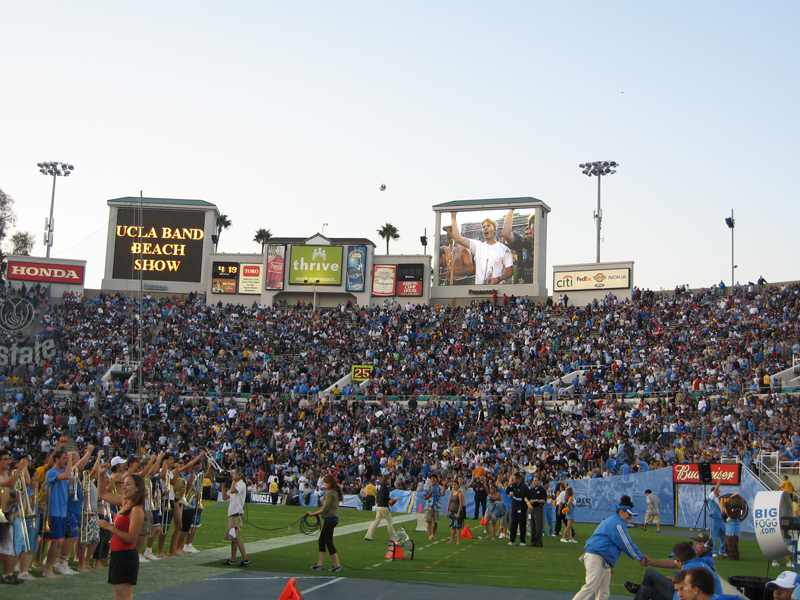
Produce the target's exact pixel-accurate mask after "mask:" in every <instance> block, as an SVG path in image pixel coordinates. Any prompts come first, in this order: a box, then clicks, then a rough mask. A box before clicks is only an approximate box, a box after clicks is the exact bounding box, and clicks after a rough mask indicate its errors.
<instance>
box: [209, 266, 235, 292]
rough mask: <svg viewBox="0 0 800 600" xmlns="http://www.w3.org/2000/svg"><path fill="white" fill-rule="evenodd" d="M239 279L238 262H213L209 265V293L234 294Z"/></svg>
mask: <svg viewBox="0 0 800 600" xmlns="http://www.w3.org/2000/svg"><path fill="white" fill-rule="evenodd" d="M238 281H239V263H238V262H215V263H214V264H213V265H212V267H211V293H212V294H235V293H236V283H237V282H238Z"/></svg>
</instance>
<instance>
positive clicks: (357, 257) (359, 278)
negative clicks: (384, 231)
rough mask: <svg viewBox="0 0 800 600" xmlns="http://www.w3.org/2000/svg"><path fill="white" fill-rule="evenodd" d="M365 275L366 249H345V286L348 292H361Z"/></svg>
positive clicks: (353, 247) (363, 247)
mask: <svg viewBox="0 0 800 600" xmlns="http://www.w3.org/2000/svg"><path fill="white" fill-rule="evenodd" d="M366 275H367V247H366V246H350V247H349V248H348V249H347V284H346V286H345V289H346V290H347V291H348V292H363V291H364V282H365V280H366V278H367V277H366Z"/></svg>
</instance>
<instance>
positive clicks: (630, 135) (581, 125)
mask: <svg viewBox="0 0 800 600" xmlns="http://www.w3.org/2000/svg"><path fill="white" fill-rule="evenodd" d="M0 22H2V23H3V24H4V27H3V35H2V37H0V56H2V59H0V82H2V85H3V96H2V101H0V107H1V109H0V140H1V143H0V188H2V189H3V190H4V191H5V192H6V193H8V194H10V195H11V196H12V197H13V198H14V199H15V200H16V209H17V213H18V216H19V225H18V228H19V229H23V230H27V231H31V232H33V233H34V234H35V236H36V240H37V245H36V247H35V248H34V254H37V255H42V256H43V255H44V248H43V246H42V231H43V226H44V219H45V217H46V216H47V214H48V212H49V207H50V191H51V179H49V178H47V177H44V176H43V175H41V174H40V173H39V172H38V169H37V167H36V163H37V162H41V161H44V160H61V161H68V162H71V163H72V164H74V165H75V172H74V174H73V175H72V176H71V177H69V178H68V179H66V180H65V179H63V178H60V179H59V181H58V185H57V189H56V232H55V245H54V247H53V250H52V255H53V256H55V257H61V258H84V259H87V260H88V261H89V264H88V278H87V286H88V287H99V285H100V280H101V278H102V275H103V267H104V263H103V258H102V257H103V256H104V254H105V251H106V248H105V246H106V228H107V221H108V218H109V211H108V207H107V206H106V204H105V202H106V200H108V199H110V198H117V197H121V196H135V195H138V194H139V190H142V191H143V193H144V195H145V196H150V197H173V198H198V199H203V200H207V201H210V202H213V203H215V204H216V205H217V206H218V207H219V209H220V211H221V212H222V213H225V214H227V215H228V216H229V217H230V219H231V220H232V221H233V226H232V227H231V228H230V229H229V230H227V231H226V232H224V233H223V235H222V240H221V243H220V250H221V251H224V252H239V251H243V252H255V251H258V250H259V246H258V245H257V244H255V243H254V242H253V241H252V239H253V236H254V234H255V231H256V229H258V228H260V227H264V228H268V229H270V230H271V231H272V233H273V234H274V235H277V236H310V235H312V234H314V233H315V232H317V231H320V230H322V224H323V223H327V224H328V225H327V226H326V227H325V234H326V235H328V236H333V237H344V236H353V237H367V238H370V239H372V240H373V241H374V242H375V243H376V244H377V246H378V250H377V251H378V252H381V253H382V252H384V248H385V246H384V244H383V243H382V242H381V240H380V238H379V237H378V235H377V233H376V230H377V229H378V228H379V227H380V226H381V225H383V223H385V222H387V221H388V222H391V223H392V224H394V225H395V226H396V227H398V228H399V230H400V235H401V239H400V240H399V241H397V242H393V243H392V244H391V250H392V252H393V253H395V252H397V253H405V254H413V253H419V252H421V250H422V248H421V246H420V243H419V236H420V235H422V233H423V230H424V229H425V228H427V233H428V236H429V237H430V238H431V240H433V234H434V231H433V228H434V214H433V211H432V210H431V206H432V205H434V204H438V203H441V202H446V201H448V200H455V199H473V198H499V197H509V196H533V197H536V198H539V199H541V200H543V201H545V202H546V203H547V204H548V205H549V206H550V207H551V208H552V213H551V215H550V218H549V230H548V232H549V236H548V237H549V240H548V276H547V281H548V287H552V269H550V268H549V267H550V266H551V265H553V264H568V263H577V262H592V261H594V258H595V229H594V221H593V220H592V212H593V210H594V208H595V204H596V190H597V182H596V179H590V178H588V177H586V176H584V175H582V174H581V171H580V169H579V168H578V164H579V163H582V162H585V161H593V160H616V161H617V162H618V163H620V165H621V166H620V168H619V171H618V173H617V174H616V175H613V176H611V177H608V178H605V179H604V180H603V212H604V223H603V237H604V242H603V246H602V248H603V249H602V258H603V260H608V261H612V260H633V261H635V263H636V266H635V270H636V271H635V283H637V284H639V285H640V286H644V287H649V288H652V289H660V288H662V287H664V288H671V287H674V286H675V285H676V284H684V283H688V284H690V285H691V286H692V287H697V286H709V285H711V284H713V283H716V282H718V281H719V280H720V279H723V278H724V279H725V281H726V283H729V282H730V249H731V248H730V243H731V240H730V231H729V229H728V228H727V227H726V226H725V223H724V219H725V217H727V216H729V215H730V211H731V209H734V210H735V213H736V220H737V228H736V262H737V264H738V265H739V268H738V269H737V278H738V279H739V280H740V281H742V282H746V281H747V280H749V279H751V280H755V279H756V278H758V276H759V275H763V276H764V277H766V279H767V280H769V281H785V280H794V279H798V278H800V272H799V271H800V269H798V258H797V257H798V251H797V250H798V243H797V228H798V212H797V206H798V191H797V190H798V188H799V186H800V180H798V177H797V175H798V173H800V168H798V164H800V160H798V159H800V144H799V143H798V140H799V139H800V126H799V125H800V117H798V114H799V113H800V111H799V110H798V107H800V94H799V93H798V86H799V85H800V83H799V82H800V72H798V71H800V67H798V65H800V60H798V59H800V36H798V33H797V31H798V23H800V3H798V2H796V1H791V2H789V1H786V2H781V1H775V2H766V3H756V2H701V3H698V2H661V3H656V2H605V3H599V2H567V1H555V0H554V1H552V2H534V1H527V2H469V1H464V0H459V1H454V2H435V1H434V2H430V1H425V2H421V1H420V2H413V1H412V2H395V3H389V2H375V1H369V2H367V1H364V2H350V1H342V2H330V1H320V2H313V1H304V2H203V1H197V0H193V1H191V2H189V1H185V2H155V1H137V2H106V1H104V2H100V1H97V2H84V1H80V0H76V1H75V2H58V3H56V2H12V1H10V0H5V1H3V2H1V3H0ZM382 183H384V184H386V186H387V189H386V191H385V192H381V191H379V189H378V186H379V185H380V184H382ZM431 244H432V241H431ZM429 249H430V246H429ZM551 291H552V290H551Z"/></svg>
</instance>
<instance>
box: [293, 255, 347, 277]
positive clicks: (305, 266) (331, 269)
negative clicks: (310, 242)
mask: <svg viewBox="0 0 800 600" xmlns="http://www.w3.org/2000/svg"><path fill="white" fill-rule="evenodd" d="M343 257H344V248H343V247H342V246H292V249H291V257H290V259H289V284H290V285H311V284H315V285H342V258H343Z"/></svg>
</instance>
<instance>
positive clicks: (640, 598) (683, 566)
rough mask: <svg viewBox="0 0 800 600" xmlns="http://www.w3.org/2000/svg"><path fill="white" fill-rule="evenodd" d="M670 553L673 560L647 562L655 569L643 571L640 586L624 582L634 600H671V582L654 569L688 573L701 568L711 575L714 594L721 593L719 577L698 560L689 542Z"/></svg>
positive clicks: (675, 547) (674, 547)
mask: <svg viewBox="0 0 800 600" xmlns="http://www.w3.org/2000/svg"><path fill="white" fill-rule="evenodd" d="M672 552H673V555H674V557H675V558H671V559H667V560H649V561H648V566H650V567H655V568H650V569H647V571H645V574H644V578H643V579H642V583H641V584H636V583H633V582H631V581H626V582H625V584H624V585H625V589H626V590H628V591H629V592H630V593H632V594H636V596H635V597H634V600H671V599H672V598H673V597H674V593H675V590H674V585H673V583H672V580H671V579H670V578H669V577H667V576H666V575H664V574H662V573H660V572H659V571H656V568H659V569H672V568H675V567H677V568H678V570H684V571H688V570H689V569H693V568H694V567H702V568H703V569H706V570H707V571H708V572H709V573H710V574H711V575H712V577H713V579H714V581H715V585H714V587H715V590H716V592H715V593H717V594H722V593H723V592H722V584H721V583H720V580H719V577H718V576H717V574H716V573H714V571H712V570H711V569H709V568H708V566H707V565H706V564H705V562H704V561H702V560H701V559H700V558H698V556H697V551H696V550H695V549H694V546H692V544H690V543H689V542H678V543H677V544H675V545H674V546H673V547H672Z"/></svg>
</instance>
